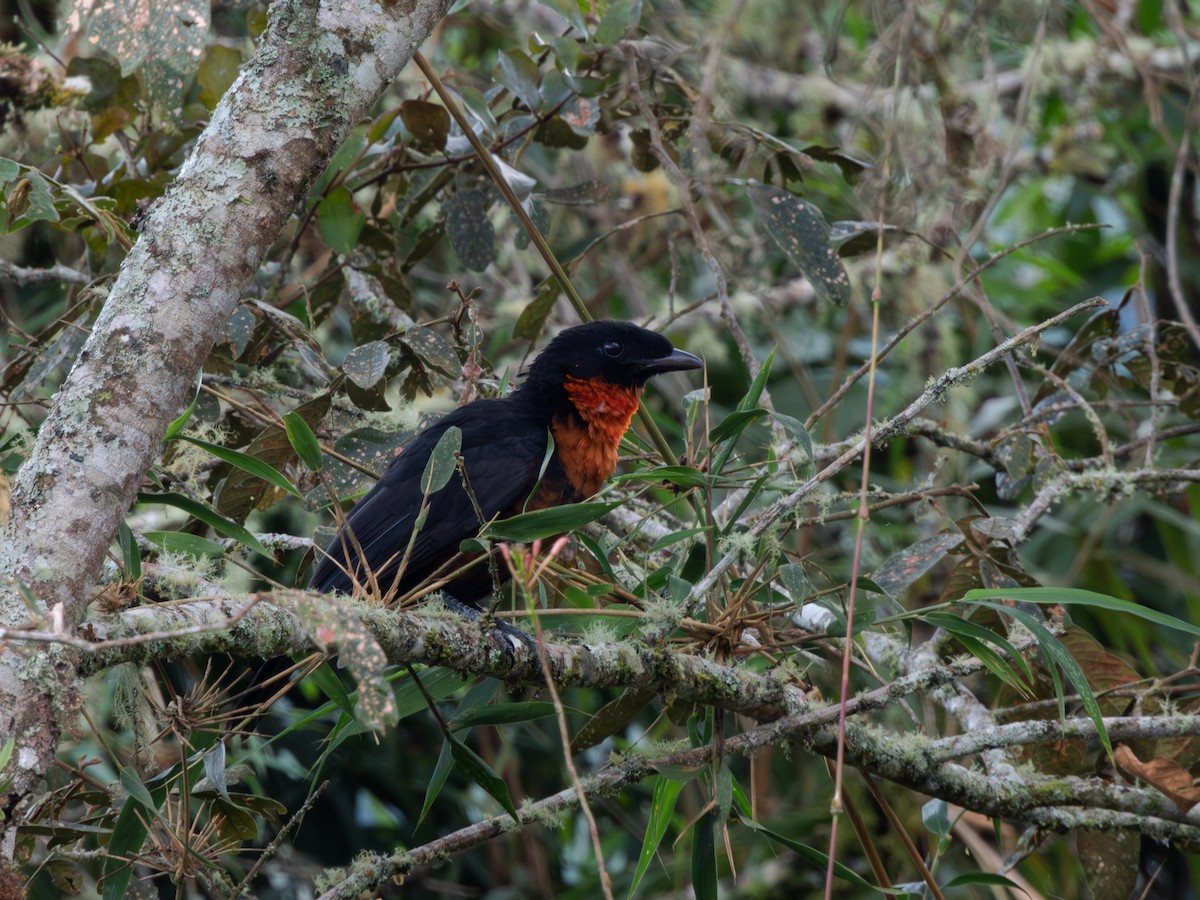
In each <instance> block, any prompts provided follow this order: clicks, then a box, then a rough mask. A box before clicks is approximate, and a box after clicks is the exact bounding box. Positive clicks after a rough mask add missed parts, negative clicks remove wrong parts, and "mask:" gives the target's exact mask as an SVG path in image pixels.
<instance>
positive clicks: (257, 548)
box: [138, 492, 275, 559]
mask: <svg viewBox="0 0 1200 900" xmlns="http://www.w3.org/2000/svg"><path fill="white" fill-rule="evenodd" d="M138 503H163V504H165V505H167V506H173V507H175V508H176V509H181V510H183V511H184V512H185V513H187V514H188V515H189V516H192V517H193V518H196V519H199V520H200V521H201V522H203V523H204V524H205V525H209V526H211V527H212V528H213V529H215V530H216V531H219V532H220V533H221V534H223V535H225V536H226V537H231V538H233V539H234V540H235V541H238V542H239V543H241V544H244V545H245V546H247V547H249V548H250V549H251V550H253V551H254V552H255V553H259V554H261V555H263V556H265V557H267V558H268V559H274V558H275V554H273V553H272V552H271V551H270V550H268V549H267V548H266V547H264V546H263V544H262V542H261V541H260V540H259V539H258V538H256V537H255V536H254V535H253V534H252V533H251V532H249V531H248V530H247V529H246V528H244V527H243V526H241V525H239V524H238V523H237V522H233V521H231V520H229V519H227V518H225V517H224V516H222V515H221V514H220V513H218V512H215V511H213V510H211V509H209V508H208V507H207V506H205V505H204V504H203V503H200V502H198V501H196V500H193V499H192V498H191V497H187V496H184V495H183V494H176V493H171V492H168V493H163V494H145V493H140V494H138ZM166 533H167V534H175V533H176V532H166Z"/></svg>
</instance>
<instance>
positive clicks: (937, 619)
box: [921, 612, 1033, 683]
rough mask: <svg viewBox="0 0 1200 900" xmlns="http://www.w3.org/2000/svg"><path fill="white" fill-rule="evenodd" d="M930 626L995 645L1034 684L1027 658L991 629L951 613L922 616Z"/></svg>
mask: <svg viewBox="0 0 1200 900" xmlns="http://www.w3.org/2000/svg"><path fill="white" fill-rule="evenodd" d="M921 618H922V619H924V620H925V621H926V622H928V623H929V624H930V625H933V626H934V627H936V628H941V629H943V630H945V631H948V632H950V634H952V635H954V636H955V637H959V636H960V635H963V636H966V637H971V638H974V639H975V640H977V641H986V642H987V643H989V644H995V645H996V646H997V647H999V648H1000V649H1001V650H1003V651H1004V652H1005V653H1007V654H1008V655H1009V657H1010V658H1011V659H1012V660H1013V662H1015V663H1016V664H1017V665H1019V666H1020V667H1021V669H1022V670H1023V671H1024V672H1025V678H1026V679H1027V680H1028V681H1029V682H1030V683H1032V682H1033V670H1032V669H1030V668H1029V663H1028V662H1026V661H1025V657H1024V656H1023V655H1022V654H1020V653H1018V652H1017V648H1016V647H1014V646H1013V645H1012V644H1010V643H1009V642H1008V640H1007V639H1006V638H1005V637H1004V636H1003V635H1000V634H997V633H996V632H994V631H992V630H991V629H990V628H984V627H983V626H982V625H977V624H975V623H974V622H971V621H969V620H967V619H962V618H959V617H958V616H955V615H951V614H950V613H943V612H931V613H926V614H925V615H923V616H921Z"/></svg>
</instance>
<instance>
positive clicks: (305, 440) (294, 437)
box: [283, 412, 324, 472]
mask: <svg viewBox="0 0 1200 900" xmlns="http://www.w3.org/2000/svg"><path fill="white" fill-rule="evenodd" d="M283 430H284V431H285V432H287V437H288V441H290V442H291V445H292V449H293V450H295V451H296V455H297V456H298V457H300V461H301V462H303V463H304V465H305V466H307V467H308V470H309V471H310V472H319V471H321V466H322V465H323V463H324V457H323V456H322V455H321V444H320V442H319V441H318V440H317V436H316V435H315V434H313V430H312V429H311V428H309V427H308V423H307V422H305V421H304V420H303V419H302V418H300V417H299V416H298V415H296V414H295V413H294V412H290V413H287V414H285V415H284V417H283Z"/></svg>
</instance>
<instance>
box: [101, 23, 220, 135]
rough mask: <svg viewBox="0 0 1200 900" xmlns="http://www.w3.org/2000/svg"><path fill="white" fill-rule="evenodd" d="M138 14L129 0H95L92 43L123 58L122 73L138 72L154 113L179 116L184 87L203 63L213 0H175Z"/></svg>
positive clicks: (172, 118) (168, 116)
mask: <svg viewBox="0 0 1200 900" xmlns="http://www.w3.org/2000/svg"><path fill="white" fill-rule="evenodd" d="M143 9H144V12H143V14H135V12H134V8H131V7H130V5H128V4H125V3H107V4H93V5H92V6H91V8H90V10H88V11H89V12H91V16H90V17H89V18H88V20H87V31H88V38H89V40H88V45H89V46H90V47H91V48H93V49H99V50H103V51H105V52H106V53H109V54H111V55H112V56H113V57H115V58H116V59H118V60H120V62H121V73H122V74H123V75H128V74H130V73H132V72H135V71H139V72H141V74H142V77H143V78H144V79H145V83H146V91H147V93H148V94H149V96H150V99H151V101H152V102H153V104H154V108H155V112H156V113H158V114H159V115H160V116H162V117H164V118H167V119H168V120H171V121H174V120H177V119H178V117H179V113H180V111H181V108H182V105H183V88H184V85H185V84H186V83H187V82H188V81H190V80H191V77H192V75H193V73H195V72H196V70H197V68H198V67H199V64H200V60H201V58H202V55H203V52H204V46H205V43H206V41H207V40H208V24H209V12H210V3H209V2H208V0H172V3H171V4H169V5H168V4H163V5H162V6H159V7H158V8H154V9H152V8H150V7H149V6H148V5H147V6H146V7H144V8H143Z"/></svg>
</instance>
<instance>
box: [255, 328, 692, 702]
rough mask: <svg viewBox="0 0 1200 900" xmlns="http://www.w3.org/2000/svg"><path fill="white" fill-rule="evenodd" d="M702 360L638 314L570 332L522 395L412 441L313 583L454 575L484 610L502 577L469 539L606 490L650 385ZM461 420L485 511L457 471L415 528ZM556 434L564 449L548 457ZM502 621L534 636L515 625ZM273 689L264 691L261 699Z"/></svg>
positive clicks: (344, 589) (452, 594)
mask: <svg viewBox="0 0 1200 900" xmlns="http://www.w3.org/2000/svg"><path fill="white" fill-rule="evenodd" d="M701 366H703V362H702V361H701V360H700V359H699V358H698V357H696V356H693V355H692V354H690V353H686V352H684V351H683V350H677V349H675V348H674V347H673V346H672V345H671V342H670V341H668V340H667V339H666V338H665V337H663V336H662V335H660V334H657V333H655V332H653V331H648V330H646V329H645V328H641V327H639V326H637V325H633V324H632V323H629V322H612V321H605V322H589V323H587V324H584V325H577V326H575V327H573V328H568V329H566V330H564V331H562V332H561V333H560V334H559V335H558V336H557V337H556V338H554V340H552V341H551V342H550V344H549V346H547V347H546V349H545V350H543V351H542V353H541V354H539V356H538V357H537V359H536V360H534V362H533V364H532V365H531V366H530V367H529V371H528V374H527V377H526V379H525V381H524V382H523V383H522V384H521V385H520V386H519V387H518V388H517V389H516V390H515V391H513V393H512V394H511V395H510V396H508V397H504V398H499V399H489V400H476V401H474V402H473V403H468V404H467V405H466V406H463V407H461V408H460V409H457V410H455V411H454V412H452V413H450V414H448V415H446V416H444V417H443V418H441V419H439V420H438V421H437V422H436V423H434V424H433V425H431V426H430V427H428V428H427V429H425V430H424V431H423V432H421V433H420V434H419V435H418V436H417V437H416V438H414V439H413V440H412V442H411V443H409V444H408V445H407V446H406V447H405V448H404V450H403V451H402V452H401V453H400V454H399V455H398V456H397V457H396V459H395V460H394V461H393V462H392V464H391V465H390V466H389V467H388V469H387V471H386V472H384V474H383V476H382V477H381V478H380V479H379V481H378V482H377V483H376V484H375V486H374V487H373V488H372V489H371V490H370V491H369V492H368V493H367V494H366V496H364V497H363V498H362V499H361V500H359V502H358V504H357V505H356V506H355V507H354V509H353V510H351V511H350V514H349V515H348V516H347V517H346V520H345V522H344V523H343V525H342V527H341V529H340V530H339V532H338V535H337V536H336V537H335V538H334V540H333V542H332V543H331V544H330V546H329V548H328V550H327V551H325V553H324V554H323V555H322V558H321V560H320V562H319V563H318V564H317V567H316V570H315V571H314V573H313V576H312V580H311V581H310V582H309V585H308V586H309V589H310V590H314V591H323V592H327V593H328V592H340V593H344V594H353V593H356V592H358V593H362V594H364V595H370V594H377V596H379V597H382V598H383V599H387V600H394V599H396V598H399V597H403V596H404V595H405V594H407V593H409V592H410V591H412V590H413V589H415V588H418V587H421V586H423V585H425V584H426V583H428V582H429V581H431V580H438V579H441V578H444V577H446V576H448V575H452V577H451V579H450V580H449V581H448V583H446V584H445V585H444V586H443V593H444V596H445V597H446V600H447V605H449V606H451V607H452V608H454V609H456V610H458V611H460V612H463V613H465V614H467V615H471V616H475V617H477V616H478V615H479V611H480V606H479V602H480V601H481V600H484V599H485V598H487V597H488V596H489V594H490V593H491V590H492V578H491V575H490V573H489V571H488V567H487V566H486V565H480V564H478V563H476V564H475V565H474V566H471V567H470V568H468V569H466V570H464V571H459V570H460V569H461V567H462V566H463V564H464V563H465V562H467V558H466V557H464V556H463V555H462V554H461V553H460V552H459V545H460V544H461V543H462V542H463V541H464V540H466V539H468V538H472V537H474V536H475V535H476V534H478V532H479V529H480V527H481V524H482V522H487V521H488V520H490V519H492V518H495V517H497V516H498V517H500V518H506V517H508V516H511V515H515V514H516V513H519V512H522V511H527V510H534V509H542V508H545V507H550V506H558V505H560V504H563V503H576V502H579V501H582V500H586V499H587V498H588V497H590V496H592V495H593V494H595V493H596V492H597V491H598V490H599V489H600V487H601V486H602V485H603V484H604V482H605V480H606V479H607V478H608V477H609V476H610V475H612V473H613V471H614V470H615V469H616V466H617V448H618V445H619V444H620V441H621V438H622V436H624V434H625V432H626V431H627V430H628V428H629V423H630V420H631V419H632V418H633V415H634V413H635V412H636V411H637V408H638V403H639V402H640V399H641V395H642V389H643V388H644V387H645V385H646V382H647V381H648V380H649V379H650V378H652V377H654V376H655V375H659V374H662V373H664V372H674V371H680V370H686V369H698V368H700V367H701ZM452 426H453V427H457V428H459V429H460V430H461V432H462V443H461V451H460V452H461V455H462V461H463V470H464V472H465V476H466V480H467V483H468V484H469V486H470V490H471V493H472V494H473V495H474V498H475V501H476V502H477V503H478V507H479V508H478V510H477V509H476V507H475V504H474V503H472V501H471V497H470V496H469V495H468V494H467V491H466V490H465V489H464V487H463V483H462V481H463V479H462V478H460V477H459V476H458V475H457V474H455V475H454V476H452V477H451V478H450V480H449V482H448V483H447V484H446V485H445V487H443V488H442V489H441V490H439V491H436V492H434V493H432V494H431V495H430V497H429V499H428V512H427V515H426V518H425V521H424V524H423V525H422V527H421V528H420V529H419V530H418V531H417V533H416V536H415V537H414V536H413V531H414V527H415V525H416V522H417V517H418V515H419V513H420V510H421V507H422V503H423V502H425V496H424V491H423V488H422V484H421V478H422V475H423V473H424V471H425V466H426V463H427V462H428V460H429V457H430V455H431V454H432V452H433V449H434V447H436V446H437V443H438V441H439V440H440V439H441V437H442V435H444V434H445V433H446V431H447V429H449V428H451V427H452ZM550 438H553V441H554V445H553V446H554V450H553V453H552V454H551V456H550V458H549V460H547V459H546V450H547V448H548V446H549V439H550ZM481 520H482V521H481ZM410 544H411V547H410ZM402 564H403V570H401V565H402ZM498 630H499V631H502V632H504V633H506V634H507V635H508V636H510V637H513V636H515V637H519V638H520V639H522V640H524V641H528V640H529V638H528V636H527V635H525V634H524V633H523V632H519V631H517V630H516V629H513V628H510V627H507V626H502V625H501V626H498ZM290 665H291V663H290V661H288V660H270V661H268V662H267V663H266V664H265V665H264V666H263V668H262V669H260V671H259V672H258V674H257V675H256V676H255V678H254V681H253V683H252V684H254V685H261V684H262V682H263V681H265V680H267V679H269V678H270V679H273V678H274V677H275V676H277V675H279V674H280V673H282V672H283V671H284V670H286V669H287V668H288V667H289V666H290ZM269 695H270V691H263V690H261V689H259V690H257V692H255V690H254V689H253V688H252V690H251V692H250V694H249V696H250V697H253V698H254V699H253V700H252V701H251V703H250V705H259V703H260V702H261V701H263V700H265V699H266V697H267V696H269ZM255 721H257V720H255Z"/></svg>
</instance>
